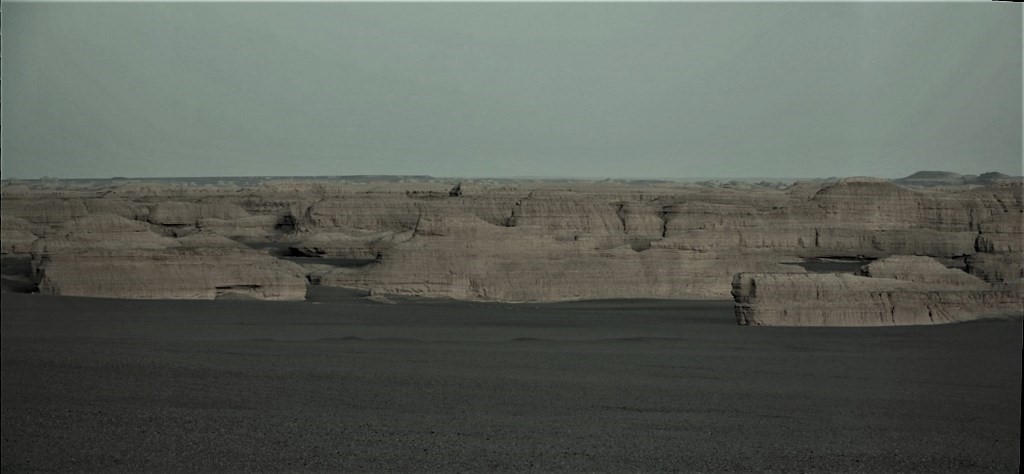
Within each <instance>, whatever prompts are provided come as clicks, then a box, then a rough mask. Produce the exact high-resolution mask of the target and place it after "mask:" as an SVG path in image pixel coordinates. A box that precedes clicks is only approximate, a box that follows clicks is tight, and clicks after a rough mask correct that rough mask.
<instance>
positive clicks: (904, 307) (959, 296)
mask: <svg viewBox="0 0 1024 474" xmlns="http://www.w3.org/2000/svg"><path fill="white" fill-rule="evenodd" d="M863 273H864V274H865V275H868V276H862V275H849V274H838V273H837V274H779V273H739V274H736V275H735V276H734V277H733V281H732V295H733V298H734V301H735V310H736V321H737V323H739V324H741V325H756V326H902V325H914V324H940V323H951V322H959V321H970V320H974V319H979V318H985V317H999V316H1018V317H1019V316H1021V315H1022V312H1024V309H1022V301H1024V299H1022V297H1024V291H1022V289H1024V286H1022V285H1019V284H1016V285H1011V284H1003V283H1000V284H995V285H989V284H986V283H985V282H983V281H981V280H979V279H977V278H975V277H973V276H971V275H968V274H966V273H964V272H962V271H960V270H955V269H947V268H945V267H943V266H942V265H941V264H940V263H938V262H936V261H934V260H933V259H930V258H927V257H890V258H888V259H884V260H880V261H877V262H873V263H871V264H870V265H867V266H865V268H864V271H863Z"/></svg>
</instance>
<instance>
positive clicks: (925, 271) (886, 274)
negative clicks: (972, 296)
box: [861, 255, 986, 288]
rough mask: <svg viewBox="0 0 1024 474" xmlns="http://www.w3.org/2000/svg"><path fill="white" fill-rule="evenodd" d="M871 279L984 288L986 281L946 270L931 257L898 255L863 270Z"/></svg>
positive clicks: (953, 270)
mask: <svg viewBox="0 0 1024 474" xmlns="http://www.w3.org/2000/svg"><path fill="white" fill-rule="evenodd" d="M861 275H863V276H866V277H871V278H891V279H894V280H902V281H911V282H915V283H924V284H928V285H947V286H954V287H964V288H968V287H978V288H984V287H985V286H986V285H985V281H984V280H981V279H979V278H978V277H975V276H973V275H971V274H969V273H966V272H963V271H961V270H957V269H955V268H946V266H945V265H943V264H941V263H939V262H938V261H936V260H935V259H933V258H931V257H920V256H907V255H897V256H892V257H888V258H883V259H881V260H876V261H874V262H871V263H869V264H867V265H865V266H864V267H863V268H862V269H861Z"/></svg>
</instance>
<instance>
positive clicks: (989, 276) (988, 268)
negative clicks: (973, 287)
mask: <svg viewBox="0 0 1024 474" xmlns="http://www.w3.org/2000/svg"><path fill="white" fill-rule="evenodd" d="M967 271H968V272H969V273H970V274H971V275H974V276H976V277H978V278H980V279H982V280H985V281H987V282H990V283H1016V284H1022V283H1024V252H1012V253H996V254H988V253H978V254H975V255H971V256H970V257H967Z"/></svg>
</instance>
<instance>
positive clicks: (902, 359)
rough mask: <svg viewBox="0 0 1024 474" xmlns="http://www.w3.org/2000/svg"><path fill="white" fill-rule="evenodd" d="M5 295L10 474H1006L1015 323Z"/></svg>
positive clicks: (1015, 452)
mask: <svg viewBox="0 0 1024 474" xmlns="http://www.w3.org/2000/svg"><path fill="white" fill-rule="evenodd" d="M319 291H320V292H319V293H314V294H312V295H311V299H312V300H313V301H307V302H299V303H268V302H251V301H198V302H197V301H118V300H102V299H89V298H70V297H49V296H42V295H37V294H17V293H5V294H4V295H3V299H2V310H3V313H2V342H3V344H2V369H3V370H2V374H3V384H2V387H3V388H2V395H3V398H2V417H3V418H2V422H3V423H2V432H3V433H2V434H3V446H2V448H3V451H2V453H3V455H2V457H3V459H2V468H3V471H4V472H5V473H7V472H15V471H24V470H38V469H43V470H53V469H57V470H62V469H75V470H117V471H125V470H127V471H138V470H203V471H211V470H216V471H223V470H263V471H268V470H269V471H280V470H286V471H297V470H346V471H387V470H398V471H451V470H463V471H466V470H468V471H495V470H538V471H549V470H572V471H581V470H588V471H589V470H601V471H637V470H642V471H651V470H685V471H697V470H700V471H727V470H732V471H765V470H782V471H797V470H799V471H809V470H810V471H870V470H876V471H928V472H950V471H957V472H961V471H971V470H979V471H1002V472H1011V471H1012V472H1017V470H1018V465H1019V460H1020V454H1019V453H1020V451H1019V447H1020V426H1021V409H1020V401H1021V353H1022V352H1021V351H1022V325H1021V322H1020V321H1019V320H1018V321H987V322H977V323H970V324H958V325H946V326H931V327H897V328H870V329H839V328H758V327H740V326H737V325H736V324H735V320H734V318H733V315H732V304H731V302H693V301H689V302H688V301H600V302H581V303H571V304H549V305H503V304H470V303H455V302H439V301H422V302H408V301H406V302H402V303H401V304H394V305H389V304H380V303H374V302H370V301H366V300H364V299H358V298H354V297H346V296H345V295H340V296H339V294H338V293H337V292H335V293H331V292H326V291H324V290H319Z"/></svg>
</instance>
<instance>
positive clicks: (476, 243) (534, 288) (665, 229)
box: [2, 178, 1024, 301]
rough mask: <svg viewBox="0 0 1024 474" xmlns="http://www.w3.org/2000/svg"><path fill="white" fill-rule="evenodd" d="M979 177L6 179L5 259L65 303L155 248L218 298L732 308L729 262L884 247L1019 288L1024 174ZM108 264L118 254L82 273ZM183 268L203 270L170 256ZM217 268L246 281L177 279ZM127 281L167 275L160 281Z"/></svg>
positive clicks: (783, 263) (746, 265) (862, 252)
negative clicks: (980, 181) (961, 181)
mask: <svg viewBox="0 0 1024 474" xmlns="http://www.w3.org/2000/svg"><path fill="white" fill-rule="evenodd" d="M986 183H989V184H986V185H984V186H979V185H973V184H972V185H970V186H960V187H956V188H950V187H939V188H915V189H910V188H904V187H901V186H898V185H896V184H893V183H892V182H889V181H885V180H879V179H868V178H847V179H842V180H837V181H830V182H800V183H795V184H792V185H790V186H782V187H780V186H778V185H777V184H774V183H762V184H757V183H740V182H728V183H712V182H708V183H669V182H650V183H635V182H584V181H518V182H512V181H463V182H462V183H461V184H460V185H459V186H458V190H459V192H458V193H455V194H453V193H452V192H451V191H452V189H453V186H454V185H455V183H453V182H450V181H445V180H431V179H427V178H410V179H405V180H402V181H395V182H381V181H373V180H370V181H366V180H364V181H359V180H348V181H345V180H334V181H331V180H322V181H301V180H260V181H258V182H254V183H247V184H243V185H236V184H232V183H221V184H204V185H190V184H183V183H173V184H159V183H153V182H146V181H117V182H102V183H91V184H88V185H85V184H75V185H71V184H68V185H61V184H60V183H56V184H53V183H47V184H41V185H31V186H30V185H25V184H22V183H19V184H13V185H6V186H4V188H3V190H2V193H3V200H2V211H3V214H2V215H3V226H2V228H3V252H5V253H6V254H10V255H27V254H28V253H29V252H30V251H31V249H33V248H36V249H37V251H38V252H42V253H38V255H46V257H47V258H48V262H47V263H46V264H43V262H42V260H41V259H40V260H39V265H40V269H42V270H44V271H43V273H42V274H43V275H45V274H49V275H50V277H48V278H49V279H48V280H46V281H42V280H41V281H40V286H41V287H43V288H44V289H45V291H48V292H55V293H61V294H72V292H74V293H73V294H85V293H88V292H90V291H100V290H97V289H96V288H94V286H95V285H96V284H93V283H90V282H89V281H86V280H89V279H95V280H97V281H104V279H107V280H110V281H111V282H114V281H125V279H123V278H121V277H117V276H113V275H103V273H104V272H106V273H110V274H113V273H115V272H117V271H121V270H122V268H121V267H118V266H117V265H121V266H123V267H124V269H123V270H124V271H123V272H122V273H124V274H129V273H130V272H132V271H137V272H143V271H144V270H142V269H141V268H142V267H144V266H145V265H146V264H145V261H146V259H151V260H153V261H154V262H161V263H156V264H154V265H167V266H166V268H167V269H168V270H172V269H173V271H169V272H168V275H170V277H169V278H171V279H172V280H174V281H177V282H178V283H167V284H166V286H167V288H170V290H166V291H165V294H175V295H185V296H180V297H211V295H213V296H216V294H217V293H218V287H220V290H219V291H220V292H221V293H224V292H240V293H246V292H249V293H254V294H255V295H256V296H260V297H267V298H278V297H288V298H291V297H294V296H295V295H297V294H298V292H299V290H298V289H297V288H298V287H299V286H301V284H303V281H301V278H303V277H309V278H310V279H313V280H316V281H318V282H321V283H322V284H325V285H336V286H344V287H352V288H362V289H365V290H367V291H370V290H372V291H373V292H374V293H375V294H387V293H397V294H413V295H424V296H443V297H452V298H461V299H475V300H501V301H553V300H566V299H577V298H616V297H630V298H635V297H657V298H719V299H723V298H728V297H729V295H730V290H731V289H732V281H733V275H735V274H736V273H740V272H748V273H750V272H755V273H802V272H803V270H802V269H801V268H800V267H798V266H795V265H790V264H791V263H793V262H797V261H800V260H801V259H806V258H816V257H842V258H867V259H871V258H883V257H888V256H892V255H917V256H931V257H937V258H943V259H950V260H951V259H958V261H964V260H966V267H967V270H968V272H970V274H971V275H974V276H976V277H978V278H980V279H981V280H984V281H986V282H988V283H990V284H994V283H1007V282H1009V283H1013V282H1014V281H1017V280H1019V279H1020V278H1021V275H1022V274H1024V270H1022V269H1024V265H1022V261H1021V256H1022V254H1021V244H1020V242H1021V238H1022V236H1024V233H1022V230H1021V216H1022V214H1021V212H1022V209H1024V204H1022V201H1024V199H1022V196H1021V189H1022V188H1021V183H1020V180H1019V179H1018V180H1011V179H1000V180H989V181H986ZM992 183H994V184H992ZM111 216H116V217H117V218H118V219H120V220H115V219H113V217H111ZM83 219H86V220H83ZM89 219H92V220H89ZM82 226H86V227H88V226H93V228H84V227H82ZM211 236H219V237H211ZM227 238H229V239H232V240H231V241H229V242H235V243H239V242H241V243H246V244H250V245H256V244H258V245H266V246H273V247H274V248H278V249H283V250H281V252H279V256H281V255H286V254H291V255H295V256H308V257H313V258H310V261H311V262H314V263H312V264H310V265H306V268H304V269H303V268H298V267H295V266H293V265H290V264H288V262H281V261H279V260H275V259H274V258H273V257H272V256H271V255H269V254H267V252H265V251H256V250H251V249H250V248H248V247H245V246H239V245H234V246H226V245H221V244H224V243H225V241H224V239H227ZM217 242H220V244H218V243H217ZM105 252H106V253H105ZM317 258H320V259H321V260H317ZM103 259H107V260H110V261H111V262H112V263H111V265H110V266H108V267H104V266H102V265H100V264H99V263H89V265H92V266H90V267H88V268H86V267H81V268H77V269H76V267H74V265H86V263H76V262H100V261H102V260H103ZM118 259H120V260H121V263H118V262H117V260H118ZM174 259H179V260H178V261H179V262H196V263H195V265H193V264H192V263H187V264H186V263H181V264H172V263H167V262H171V261H174ZM331 259H334V260H343V259H352V260H358V261H360V262H364V263H366V262H370V263H366V264H362V263H361V264H360V265H359V266H358V267H356V266H351V268H349V267H337V268H334V269H330V270H329V269H328V268H326V267H324V266H323V265H317V264H316V263H315V262H317V261H323V262H328V261H332V260H331ZM125 262H134V263H131V264H130V265H129V263H125ZM199 262H216V263H199ZM232 262H241V263H238V264H237V265H235V264H234V263H232ZM279 263H280V264H281V265H282V266H278V264H279ZM890 264H893V263H892V262H890ZM131 265H137V266H138V267H139V268H140V269H139V270H131V269H130V268H129V267H131ZM175 265H177V266H175ZM61 266H63V267H64V268H67V269H69V270H68V271H63V272H62V270H61V269H60V268H61ZM210 267H218V268H220V267H223V269H224V270H223V274H225V275H231V274H233V273H232V272H235V273H237V275H238V278H234V277H232V278H226V279H223V281H221V280H216V281H214V280H203V279H201V278H197V279H192V280H194V282H200V283H195V284H194V285H193V283H188V282H186V281H185V280H188V279H189V278H188V277H186V276H185V275H194V274H195V272H199V271H200V270H199V269H206V268H210ZM233 268H234V269H233ZM314 268H315V270H313V269H314ZM246 269H257V270H254V271H255V274H256V276H255V277H253V278H248V279H246V278H241V276H242V275H243V274H244V273H245V272H247V271H249V270H246ZM202 271H205V270H202ZM874 271H876V272H879V271H888V270H886V269H884V268H882V267H878V268H876V269H875V270H874ZM189 272H193V273H189ZM261 272H263V273H261ZM961 273H962V272H961ZM893 274H894V275H896V274H900V273H898V272H897V273H893ZM93 275H99V276H98V277H95V278H94V277H93ZM133 275H135V278H138V279H140V280H139V281H143V280H145V281H146V282H147V283H146V285H150V284H152V286H160V285H161V283H159V279H158V278H157V277H155V276H154V277H153V279H152V280H146V279H145V278H143V277H142V276H140V275H142V273H136V274H133ZM174 275H180V276H174ZM261 275H262V276H261ZM280 275H287V276H280ZM900 275H902V274H900ZM964 275H966V274H964ZM57 276H60V279H59V282H58V280H57V279H55V278H56V277H57ZM958 277H959V276H958ZM958 277H949V278H954V279H955V278H958ZM204 278H205V277H204ZM784 278H808V279H810V280H814V279H815V278H817V277H815V276H805V277H797V276H792V275H788V276H784ZM865 278H866V277H865ZM279 279H280V281H278V280H279ZM870 279H872V280H875V281H876V283H877V281H881V280H886V281H888V280H894V281H898V282H902V281H904V280H902V279H899V280H897V279H896V278H879V277H878V276H874V275H873V276H872V277H871V278H870ZM76 280H82V281H76ZM242 280H247V281H242ZM798 281H799V280H798ZM918 283H919V284H924V283H921V282H918ZM118 284H121V283H118ZM874 284H875V283H870V284H869V285H874ZM900 284H902V283H900ZM90 285H94V286H90ZM189 285H192V286H189ZM252 285H256V286H257V287H258V288H259V290H256V289H255V287H253V286H252ZM108 286H110V287H113V286H116V285H115V284H114V283H110V285H108ZM141 286H142V285H140V287H141ZM104 288H106V287H104ZM125 288H127V286H125ZM267 288H288V289H281V290H270V289H267ZM250 290H252V291H250ZM102 291H103V293H102V294H103V295H115V296H118V297H151V296H136V295H156V294H160V292H161V291H164V290H159V289H152V290H146V291H142V290H139V292H135V291H134V290H133V291H132V292H121V293H117V292H116V291H114V290H106V289H104V290H102ZM147 291H148V293H147ZM190 295H202V296H190ZM176 297H178V296H176Z"/></svg>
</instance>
